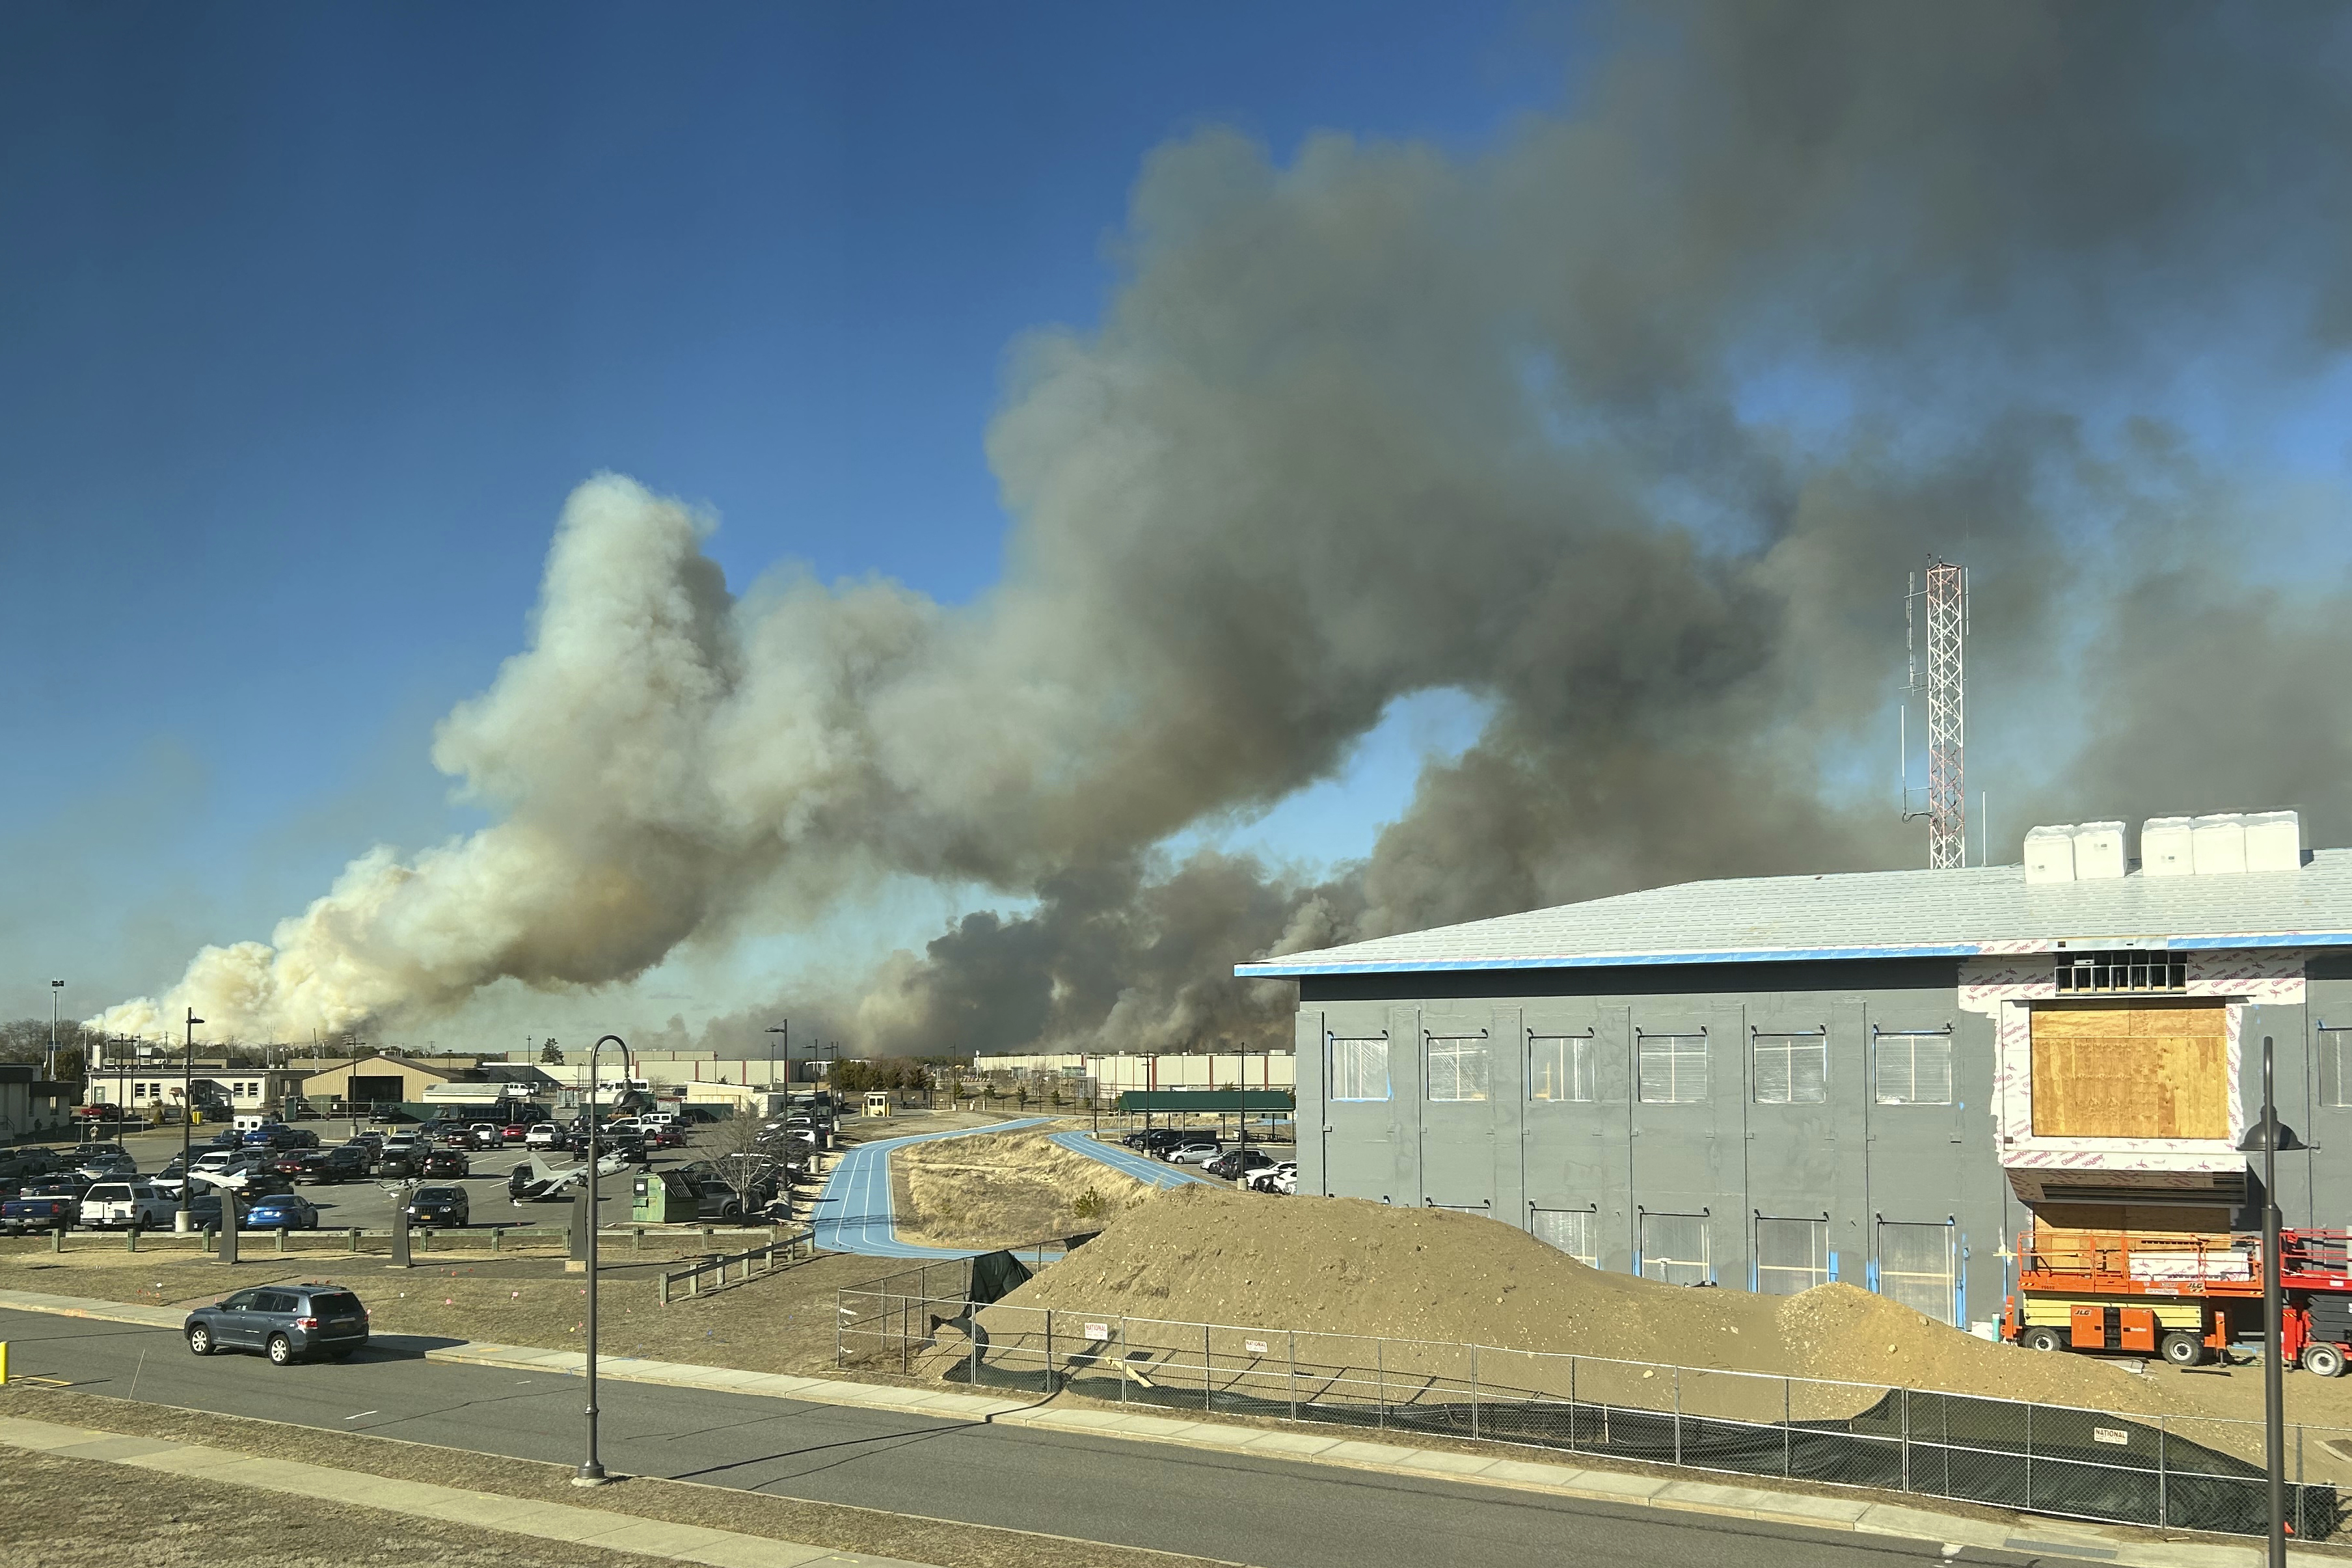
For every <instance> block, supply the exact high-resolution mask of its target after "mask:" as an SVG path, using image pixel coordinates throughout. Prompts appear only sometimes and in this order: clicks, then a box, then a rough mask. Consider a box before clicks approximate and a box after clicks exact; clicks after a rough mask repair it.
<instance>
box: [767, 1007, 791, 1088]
mask: <svg viewBox="0 0 2352 1568" xmlns="http://www.w3.org/2000/svg"><path fill="white" fill-rule="evenodd" d="M768 1033H770V1034H772V1035H782V1036H783V1037H784V1087H785V1088H786V1089H790V1088H792V1083H793V1021H792V1020H791V1019H790V1018H787V1019H785V1020H784V1021H783V1022H782V1024H780V1025H778V1026H775V1027H774V1028H772V1029H770V1030H769V1031H768ZM775 1087H776V1048H775V1047H773V1046H771V1047H768V1089H769V1091H770V1092H771V1093H772V1092H774V1090H775Z"/></svg>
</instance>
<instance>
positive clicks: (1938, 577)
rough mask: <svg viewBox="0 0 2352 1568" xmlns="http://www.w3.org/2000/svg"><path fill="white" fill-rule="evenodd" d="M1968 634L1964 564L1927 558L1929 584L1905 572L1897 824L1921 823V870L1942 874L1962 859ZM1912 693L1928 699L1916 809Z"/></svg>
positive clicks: (1964, 851)
mask: <svg viewBox="0 0 2352 1568" xmlns="http://www.w3.org/2000/svg"><path fill="white" fill-rule="evenodd" d="M1921 599H1925V600H1926V601H1927V669H1926V671H1925V672H1924V673H1923V672H1922V671H1921V670H1920V668H1919V626H1918V616H1917V610H1918V602H1919V601H1920V600H1921ZM1968 636H1969V574H1968V568H1966V567H1965V566H1955V565H1953V564H1952V563H1950V562H1948V561H1944V560H1941V559H1938V558H1935V557H1930V558H1929V560H1928V563H1927V586H1926V588H1925V589H1924V590H1923V589H1922V588H1921V587H1920V585H1919V574H1917V573H1916V572H1915V573H1913V574H1911V581H1910V587H1909V590H1908V592H1907V593H1906V595H1904V599H1903V642H1904V648H1905V653H1906V658H1907V661H1908V672H1907V679H1906V681H1905V683H1904V688H1903V691H1904V698H1903V702H1904V709H1903V729H1904V735H1903V742H1902V744H1903V820H1904V821H1906V822H1909V821H1911V820H1912V819H1914V818H1916V817H1921V816H1924V817H1926V818H1927V866H1928V868H1929V869H1930V870H1937V871H1941V870H1947V869H1950V868H1956V867H1960V866H1965V865H1967V864H1968V863H1969V861H1968V842H1969V803H1968V793H1967V789H1966V786H1965V785H1964V784H1963V783H1962V782H1961V773H1960V752H1961V745H1962V742H1963V740H1964V738H1965V731H1966V710H1967V703H1968V682H1967V679H1966V668H1965V654H1966V652H1967V646H1968ZM1913 692H1921V693H1924V694H1925V695H1926V697H1927V798H1926V800H1925V802H1924V803H1922V805H1921V807H1920V808H1918V809H1914V806H1913V801H1914V799H1915V798H1916V793H1915V792H1914V790H1913V789H1912V787H1911V742H1910V738H1909V727H1910V701H1911V694H1912V693H1913Z"/></svg>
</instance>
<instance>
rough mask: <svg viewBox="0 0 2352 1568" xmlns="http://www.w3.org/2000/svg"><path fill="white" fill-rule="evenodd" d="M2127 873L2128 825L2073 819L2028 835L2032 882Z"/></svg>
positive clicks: (2027, 856)
mask: <svg viewBox="0 0 2352 1568" xmlns="http://www.w3.org/2000/svg"><path fill="white" fill-rule="evenodd" d="M2123 874H2124V825H2123V824H2122V823H2120V822H2084V823H2070V824H2068V825H2066V826H2063V827H2036V828H2033V829H2032V830H2031V831H2029V832H2028V833H2027V834H2026V836H2025V879H2026V880H2027V881H2028V882H2090V881H2097V880H2101V879H2105V878H2110V877H2120V876H2122V875H2123Z"/></svg>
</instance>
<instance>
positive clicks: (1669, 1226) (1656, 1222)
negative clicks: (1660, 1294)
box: [1642, 1214, 1708, 1285]
mask: <svg viewBox="0 0 2352 1568" xmlns="http://www.w3.org/2000/svg"><path fill="white" fill-rule="evenodd" d="M1642 1273H1643V1276H1644V1277H1646V1278H1648V1279H1663V1280H1664V1281H1665V1282H1666V1283H1667V1284H1669V1285H1704V1284H1705V1283H1706V1280H1707V1278H1708V1272H1707V1256H1706V1215H1703V1214H1645V1215H1643V1216H1642Z"/></svg>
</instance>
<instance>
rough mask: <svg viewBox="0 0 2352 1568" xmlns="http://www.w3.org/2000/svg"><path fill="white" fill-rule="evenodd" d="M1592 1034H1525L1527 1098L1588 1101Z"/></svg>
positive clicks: (1590, 1081)
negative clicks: (1526, 1041) (1526, 1038)
mask: <svg viewBox="0 0 2352 1568" xmlns="http://www.w3.org/2000/svg"><path fill="white" fill-rule="evenodd" d="M1592 1044H1593V1042H1592V1035H1591V1031H1589V1030H1588V1031H1587V1032H1585V1033H1584V1034H1581V1035H1538V1034H1530V1035H1529V1036H1528V1099H1529V1100H1591V1099H1592V1098H1593V1092H1592Z"/></svg>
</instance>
